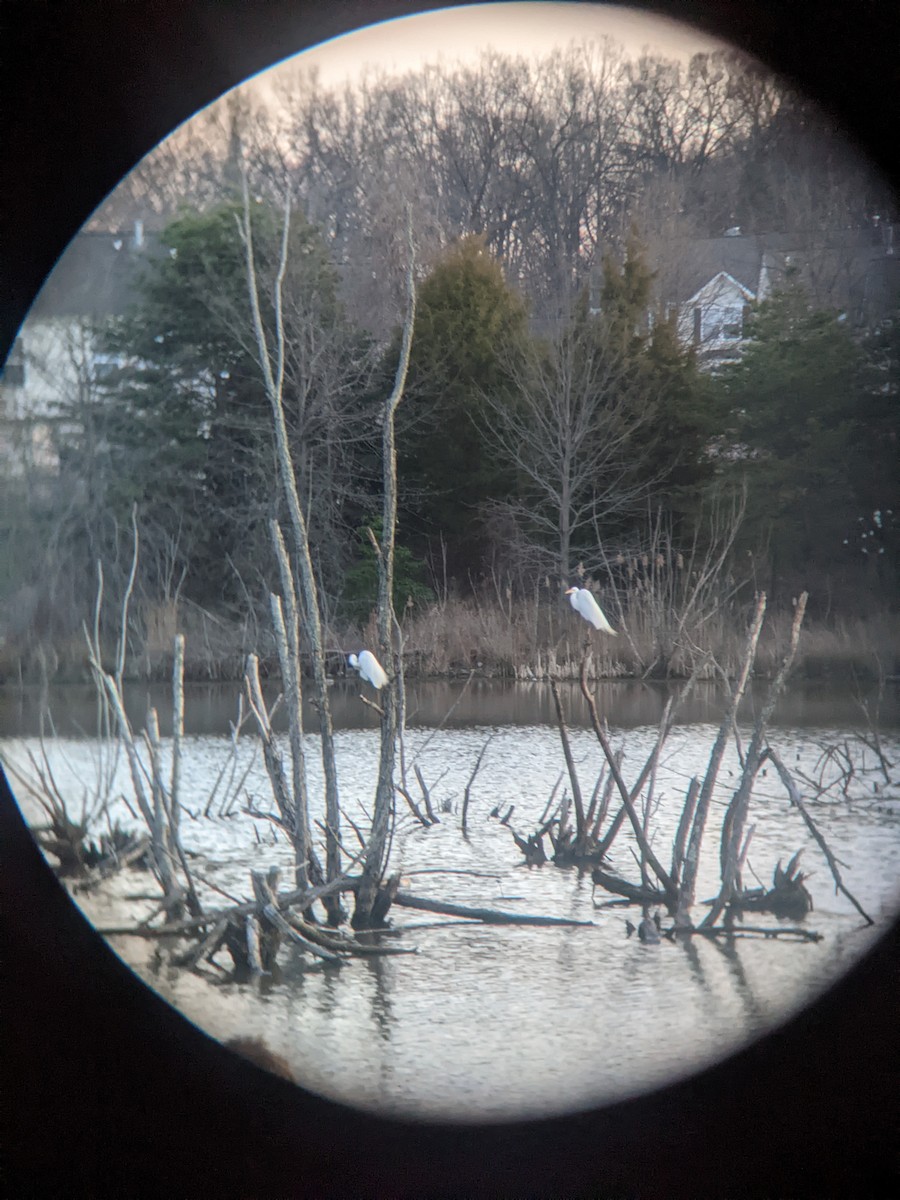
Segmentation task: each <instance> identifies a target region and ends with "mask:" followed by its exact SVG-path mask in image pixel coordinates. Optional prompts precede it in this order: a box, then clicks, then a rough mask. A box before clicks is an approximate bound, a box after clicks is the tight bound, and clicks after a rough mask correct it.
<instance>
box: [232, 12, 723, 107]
mask: <svg viewBox="0 0 900 1200" xmlns="http://www.w3.org/2000/svg"><path fill="white" fill-rule="evenodd" d="M603 37H609V38H611V39H612V40H613V41H614V42H617V43H619V44H620V45H621V46H622V47H623V49H624V50H625V52H626V54H627V55H628V56H629V57H633V56H637V55H639V54H640V53H641V51H642V50H644V49H645V48H647V49H649V50H651V51H652V52H655V53H658V54H662V55H664V56H666V57H668V58H680V59H683V60H687V59H688V58H690V56H691V55H692V54H696V53H698V52H701V51H709V50H715V49H717V48H719V47H721V46H722V45H723V43H722V42H721V41H719V40H717V39H715V38H712V37H710V36H709V35H708V34H705V33H701V32H700V31H699V30H694V29H692V28H691V27H690V26H688V25H682V24H681V23H680V22H676V21H671V20H668V19H667V18H665V17H661V16H657V15H655V14H649V13H645V12H640V11H638V10H637V9H633V8H626V7H624V6H622V5H612V4H592V5H588V4H565V3H506V4H480V5H467V6H459V7H453V8H444V9H439V10H438V11H436V12H428V13H420V14H418V15H416V16H407V17H397V18H394V19H393V20H390V21H382V22H380V23H378V24H376V25H370V26H368V27H366V28H365V29H359V30H357V31H355V32H354V33H348V34H344V35H343V36H341V37H338V38H332V39H331V40H330V41H328V42H323V43H322V44H321V45H320V46H316V47H314V48H313V49H311V50H306V51H304V52H303V53H302V54H298V55H295V56H294V57H293V58H291V59H288V60H286V62H288V63H290V64H291V67H292V68H293V67H304V68H306V67H309V68H312V67H315V68H317V70H318V73H319V78H320V80H321V82H322V83H324V84H326V85H331V84H339V83H341V82H342V81H343V80H345V79H347V78H348V77H353V76H355V75H358V74H359V73H360V71H361V70H362V68H363V66H364V65H366V64H369V65H371V66H375V67H378V68H380V69H381V70H383V71H386V72H389V73H393V72H403V71H408V70H414V69H416V68H418V67H421V66H422V65H424V64H425V63H437V62H441V63H445V64H452V63H454V62H456V61H458V60H467V59H468V60H472V59H474V58H477V57H478V56H479V55H480V54H481V52H482V51H483V50H486V49H487V48H488V47H490V48H493V49H495V50H499V51H501V52H505V53H509V54H521V55H524V56H525V57H528V58H530V57H531V56H532V55H536V54H543V53H546V52H547V51H548V50H551V49H553V48H554V47H556V46H560V47H565V46H567V45H568V44H569V42H571V41H572V40H577V41H599V40H600V39H602V38H603ZM270 70H274V71H275V73H277V72H278V68H277V67H276V68H274V69H273V68H270ZM267 74H268V72H263V73H262V74H261V75H259V76H257V77H256V80H255V83H256V84H257V85H259V84H262V86H263V89H264V90H265V87H266V84H267V83H268V82H269V81H268V80H267V79H266V78H265V76H266V75H267ZM270 78H271V76H270Z"/></svg>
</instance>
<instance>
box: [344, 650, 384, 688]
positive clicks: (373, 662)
mask: <svg viewBox="0 0 900 1200" xmlns="http://www.w3.org/2000/svg"><path fill="white" fill-rule="evenodd" d="M347 661H348V662H349V664H350V666H351V667H353V669H354V670H355V671H359V674H360V678H362V679H364V680H365V681H366V683H371V685H372V687H373V688H374V689H375V690H376V692H377V691H380V690H381V688H383V687H384V685H385V684H386V683H387V681H388V677H387V675H386V674H385V673H384V667H382V665H381V663H380V662H379V661H378V659H377V658H376V657H375V655H374V654H373V653H372V652H371V650H360V652H359V657H357V656H356V655H355V654H351V655H350V657H349V658H348V659H347Z"/></svg>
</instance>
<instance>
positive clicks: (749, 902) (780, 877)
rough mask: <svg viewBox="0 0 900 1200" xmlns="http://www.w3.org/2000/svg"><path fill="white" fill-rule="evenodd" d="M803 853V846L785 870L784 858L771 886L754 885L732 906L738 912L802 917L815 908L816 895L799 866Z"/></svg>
mask: <svg viewBox="0 0 900 1200" xmlns="http://www.w3.org/2000/svg"><path fill="white" fill-rule="evenodd" d="M802 853H803V851H802V850H798V851H797V853H796V854H795V855H794V857H793V858H792V859H791V861H790V862H789V863H788V865H787V868H786V869H785V870H782V868H781V862H780V861H779V862H778V863H777V864H776V866H775V871H774V875H773V878H772V887H771V888H769V889H768V890H767V889H766V888H763V887H760V888H751V889H748V890H747V891H744V892H739V893H738V894H737V895H736V896H735V897H734V899H733V900H732V901H731V904H730V905H729V909H730V910H731V911H733V912H735V913H741V912H769V913H772V914H773V916H776V917H784V918H789V919H790V920H793V921H802V920H803V918H804V917H806V916H808V915H809V913H811V912H812V910H813V899H812V896H811V895H810V894H809V892H808V891H807V889H806V887H805V886H804V882H805V880H806V879H807V878H808V876H807V875H804V874H803V872H802V871H799V870H798V869H797V864H798V863H799V861H800V855H801V854H802Z"/></svg>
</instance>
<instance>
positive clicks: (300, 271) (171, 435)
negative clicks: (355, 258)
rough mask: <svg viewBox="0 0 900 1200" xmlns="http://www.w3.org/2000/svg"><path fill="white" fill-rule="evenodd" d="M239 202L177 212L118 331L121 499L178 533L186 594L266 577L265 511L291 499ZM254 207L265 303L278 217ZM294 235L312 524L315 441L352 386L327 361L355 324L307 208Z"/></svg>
mask: <svg viewBox="0 0 900 1200" xmlns="http://www.w3.org/2000/svg"><path fill="white" fill-rule="evenodd" d="M237 215H238V205H237V204H236V203H234V202H228V203H224V204H222V205H220V206H219V207H217V208H215V209H213V210H212V211H210V212H207V213H185V214H184V215H182V216H181V217H179V218H178V219H177V220H175V221H174V222H172V223H171V224H170V225H169V226H168V227H167V229H166V230H165V232H164V234H163V237H162V253H161V254H160V255H159V256H158V257H156V258H155V259H154V260H152V262H151V263H150V265H149V269H148V270H147V272H146V274H145V277H144V279H143V280H142V283H141V289H140V292H141V294H140V300H139V302H138V303H137V305H136V306H135V307H134V309H133V311H132V312H131V313H129V314H128V315H127V316H126V317H125V318H123V319H121V320H119V321H117V322H116V323H115V324H114V325H113V326H112V327H111V328H110V330H109V331H108V334H107V338H106V342H107V348H108V349H109V350H111V351H113V352H115V353H116V354H118V355H119V356H120V357H121V359H122V360H123V362H124V364H125V365H124V366H123V367H122V368H121V370H120V371H119V372H118V375H117V377H116V378H111V379H109V380H108V381H107V385H106V386H107V389H108V393H109V398H108V403H107V405H106V406H105V417H104V424H105V429H104V435H105V446H106V450H107V453H108V454H109V455H110V456H111V458H112V460H113V462H114V463H115V465H116V471H115V473H114V475H113V476H112V478H111V482H110V485H109V489H108V494H107V504H108V507H109V511H110V512H111V513H113V514H115V515H117V516H118V518H119V519H121V518H122V515H123V514H125V513H126V512H127V511H128V510H129V509H130V506H131V503H132V502H135V501H136V502H137V503H138V505H139V508H140V512H141V518H142V524H143V525H144V527H145V528H149V529H157V530H160V531H162V533H161V536H167V537H169V538H170V539H172V540H173V542H177V545H178V547H179V549H178V553H179V555H180V557H181V558H182V560H183V563H184V567H185V568H186V570H187V580H186V586H187V589H188V594H190V595H191V596H192V597H193V598H194V599H196V600H198V601H200V602H201V603H210V604H215V603H217V602H221V600H222V599H223V598H226V599H227V598H228V597H229V596H234V597H235V598H237V597H238V596H239V595H241V592H242V588H243V586H245V585H249V584H253V583H254V582H255V580H256V577H257V575H258V573H259V571H260V570H261V569H262V568H263V566H264V564H265V563H267V561H268V554H269V534H268V530H267V524H266V523H267V521H268V519H269V518H270V517H271V516H272V515H275V514H276V513H277V511H278V506H279V497H278V494H277V491H276V489H275V487H274V486H273V480H274V479H275V471H274V465H273V462H274V460H273V455H272V434H271V414H270V412H269V406H268V401H267V399H266V396H265V393H264V390H263V388H262V385H261V381H260V375H259V367H258V364H257V362H256V347H255V344H254V339H253V336H252V318H251V313H250V307H249V299H248V286H247V278H246V265H245V259H244V248H243V245H242V243H241V240H240V237H239V234H238V228H237V220H236V217H237ZM252 216H253V222H254V227H255V237H254V242H255V247H254V248H255V255H256V261H257V270H258V273H259V276H260V280H261V287H260V294H261V297H263V302H264V303H266V301H267V300H268V298H269V297H271V295H272V288H271V281H272V279H273V277H274V272H275V270H276V267H277V258H278V253H279V243H280V229H279V218H278V217H277V215H276V214H274V213H272V212H271V211H270V210H269V209H267V208H266V207H265V206H263V205H262V204H258V205H257V206H256V207H255V209H254V212H253V214H252ZM290 242H291V244H290V250H289V260H288V262H289V266H288V273H287V276H286V279H285V284H284V297H285V301H284V320H285V328H286V334H287V343H288V346H289V348H290V357H289V360H288V363H287V368H286V386H285V396H286V408H287V411H288V420H289V426H290V430H291V434H292V438H293V443H294V449H295V455H296V462H297V470H298V475H299V477H300V479H301V482H302V485H303V488H302V494H303V495H304V497H305V498H307V499H308V500H309V503H310V509H311V515H310V521H311V524H312V525H314V526H315V524H316V520H317V517H318V518H320V519H319V525H320V527H323V528H324V529H326V530H327V529H328V528H329V521H328V520H326V519H324V518H323V517H322V512H323V511H324V507H325V506H324V502H322V503H318V501H319V500H320V499H321V496H322V493H323V491H324V489H323V488H321V487H320V488H318V489H317V488H316V480H317V478H318V475H317V463H316V461H315V460H316V447H317V446H318V445H319V444H321V443H323V442H324V441H326V440H328V438H330V436H331V434H330V433H329V432H328V428H327V426H328V410H329V409H330V408H331V407H332V406H333V405H335V404H338V405H339V404H341V403H344V404H346V405H352V397H347V396H346V395H340V394H338V395H337V396H335V395H334V394H333V393H334V392H338V393H339V391H340V389H339V388H338V387H337V386H336V384H335V376H336V369H332V371H331V376H329V374H328V372H327V371H324V372H323V368H322V361H324V360H325V359H326V358H327V359H328V360H329V361H330V362H331V363H332V364H334V363H335V362H336V361H337V360H338V359H339V358H340V355H341V352H342V350H345V349H347V348H348V347H351V346H352V343H353V337H352V335H351V334H350V333H349V331H347V330H346V329H345V328H344V326H343V324H342V316H341V312H340V308H339V305H338V301H337V280H336V274H335V272H334V269H333V268H332V266H331V264H330V263H329V261H328V258H327V254H326V251H325V248H324V245H323V244H322V241H321V239H320V237H319V234H318V232H317V231H316V230H315V229H314V228H313V227H312V226H310V225H309V224H308V223H307V222H306V221H305V219H304V218H303V216H302V215H301V214H295V215H294V217H293V219H292V224H291V230H290ZM273 319H274V318H273V312H272V309H271V302H270V301H269V304H268V307H267V308H265V309H264V311H263V320H264V323H265V324H266V325H267V326H268V327H269V328H271V325H272V322H273ZM311 339H312V341H313V343H315V344H311ZM319 343H321V344H319ZM323 345H324V346H325V348H326V349H327V351H328V353H327V354H326V353H325V352H324V351H323V348H322V347H323ZM354 352H355V348H354ZM317 355H318V357H316V356H317ZM348 357H352V354H348ZM310 363H314V365H313V366H312V367H311V366H310ZM320 457H323V456H320ZM322 540H323V541H324V540H327V539H326V538H325V536H324V535H323V538H322ZM242 581H243V582H242Z"/></svg>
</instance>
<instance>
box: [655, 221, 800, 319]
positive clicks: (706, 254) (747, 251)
mask: <svg viewBox="0 0 900 1200" xmlns="http://www.w3.org/2000/svg"><path fill="white" fill-rule="evenodd" d="M772 240H777V241H783V240H784V239H783V238H782V237H780V236H776V237H774V238H771V237H767V238H763V237H757V236H753V235H746V236H743V237H718V238H703V239H697V240H692V241H690V242H687V243H686V244H685V245H684V247H683V249H682V251H681V252H680V253H679V252H678V251H676V253H675V255H674V256H673V261H672V264H671V266H669V267H665V268H663V269H661V271H660V289H661V294H662V297H663V299H664V300H666V301H670V302H672V301H674V302H675V303H679V304H682V303H684V302H685V301H686V300H687V299H688V298H689V297H691V296H694V295H696V293H697V292H698V291H700V289H701V288H702V287H703V286H704V285H705V284H707V283H709V281H710V280H711V279H713V278H714V277H715V276H716V275H718V274H719V273H720V272H722V271H724V272H725V273H726V274H727V275H730V276H731V277H732V279H734V280H735V282H736V283H739V284H740V285H741V287H743V288H746V289H747V291H749V292H752V293H753V294H754V295H756V290H757V288H758V286H759V272H760V267H761V266H762V261H763V254H764V253H765V252H766V250H768V249H770V248H771V246H770V243H771V241H772Z"/></svg>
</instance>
